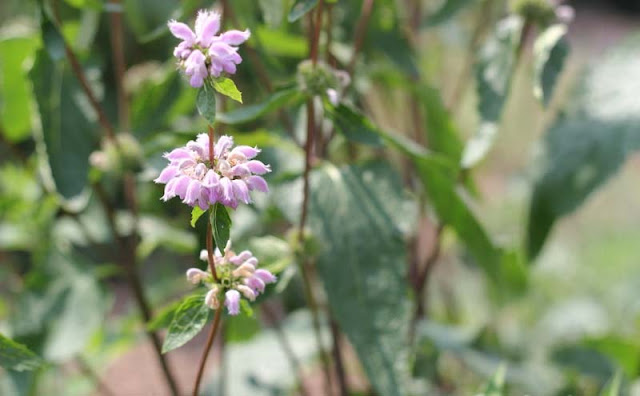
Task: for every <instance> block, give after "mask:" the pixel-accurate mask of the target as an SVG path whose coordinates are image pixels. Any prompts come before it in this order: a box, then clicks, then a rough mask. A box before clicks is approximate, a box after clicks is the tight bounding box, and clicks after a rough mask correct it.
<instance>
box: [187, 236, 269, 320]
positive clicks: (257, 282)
mask: <svg viewBox="0 0 640 396" xmlns="http://www.w3.org/2000/svg"><path fill="white" fill-rule="evenodd" d="M200 258H201V259H202V260H204V261H207V251H206V250H203V251H202V252H201V253H200ZM213 261H214V265H215V269H216V274H217V275H218V278H219V280H220V282H221V284H219V283H215V282H214V281H213V277H212V275H211V273H210V272H208V271H202V270H200V269H198V268H190V269H189V270H187V279H188V280H189V282H191V283H193V284H199V283H202V282H204V283H205V284H208V286H209V288H210V289H209V292H208V293H207V295H206V296H205V299H204V302H205V304H207V305H208V306H209V308H211V309H218V308H219V307H220V299H219V295H220V292H221V291H222V290H224V289H226V292H225V293H224V297H225V298H224V305H225V306H226V307H227V311H228V312H229V315H237V314H239V313H240V299H241V297H242V296H244V297H245V298H246V299H248V300H249V301H254V300H255V299H256V297H257V296H259V295H260V294H261V293H263V292H264V289H265V287H266V285H268V284H269V283H274V282H275V281H276V280H277V278H276V276H275V275H273V274H272V273H271V272H269V271H268V270H266V269H262V268H260V269H258V268H257V267H258V259H257V258H255V257H254V256H253V253H251V252H250V251H249V250H244V251H242V252H240V253H239V254H236V253H235V252H234V251H232V250H231V242H229V243H227V246H226V247H225V249H224V256H223V255H222V254H221V253H220V250H218V249H216V252H215V255H214V257H213ZM222 284H224V286H222Z"/></svg>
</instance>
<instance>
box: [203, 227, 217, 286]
mask: <svg viewBox="0 0 640 396" xmlns="http://www.w3.org/2000/svg"><path fill="white" fill-rule="evenodd" d="M206 243H207V261H208V262H209V270H211V276H213V280H214V281H215V282H218V274H217V273H216V266H215V261H214V260H213V229H212V226H211V220H210V219H207V242H206Z"/></svg>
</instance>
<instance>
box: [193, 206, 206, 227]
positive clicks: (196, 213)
mask: <svg viewBox="0 0 640 396" xmlns="http://www.w3.org/2000/svg"><path fill="white" fill-rule="evenodd" d="M205 212H206V210H202V209H200V207H199V206H194V207H193V209H192V210H191V223H190V224H191V227H194V228H195V226H196V222H197V221H198V219H199V218H200V217H201V216H202V215H203V214H204V213H205Z"/></svg>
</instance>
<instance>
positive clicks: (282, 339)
mask: <svg viewBox="0 0 640 396" xmlns="http://www.w3.org/2000/svg"><path fill="white" fill-rule="evenodd" d="M260 309H261V310H262V313H263V314H264V315H265V316H266V318H267V320H268V322H269V324H270V325H271V326H272V327H273V330H274V331H275V333H276V337H277V338H278V342H279V343H280V345H281V346H282V350H283V352H284V354H285V356H286V357H287V360H288V361H289V365H290V366H291V369H292V370H293V372H294V373H295V376H296V382H297V384H296V385H297V388H298V390H299V391H300V394H301V395H302V396H308V395H309V391H308V390H307V388H306V386H305V385H304V376H303V375H302V368H301V367H302V366H301V365H300V361H298V358H297V357H296V355H295V353H294V352H293V348H292V347H291V344H290V343H289V340H288V339H287V336H286V334H285V333H284V331H283V330H282V327H281V326H280V323H279V322H278V318H277V317H276V315H275V314H274V312H273V310H271V307H269V305H268V304H266V303H265V304H262V305H261V306H260Z"/></svg>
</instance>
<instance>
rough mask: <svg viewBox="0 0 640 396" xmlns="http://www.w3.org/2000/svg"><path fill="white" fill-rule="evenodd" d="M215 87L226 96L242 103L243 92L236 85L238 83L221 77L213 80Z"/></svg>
mask: <svg viewBox="0 0 640 396" xmlns="http://www.w3.org/2000/svg"><path fill="white" fill-rule="evenodd" d="M213 88H215V90H216V91H218V92H219V93H221V94H222V95H224V96H228V97H230V98H231V99H233V100H235V101H236V102H240V103H242V92H240V91H239V90H238V87H236V83H234V82H233V80H232V79H230V78H227V77H219V78H216V79H214V80H213Z"/></svg>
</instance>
